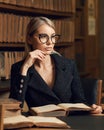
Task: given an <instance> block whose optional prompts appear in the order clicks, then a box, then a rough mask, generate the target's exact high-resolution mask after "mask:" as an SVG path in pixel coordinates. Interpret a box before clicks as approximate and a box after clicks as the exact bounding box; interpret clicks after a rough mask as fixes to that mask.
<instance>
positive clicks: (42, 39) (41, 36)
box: [38, 33, 60, 44]
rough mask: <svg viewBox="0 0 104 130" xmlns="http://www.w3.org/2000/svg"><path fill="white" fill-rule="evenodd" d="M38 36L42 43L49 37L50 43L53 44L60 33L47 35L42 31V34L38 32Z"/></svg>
mask: <svg viewBox="0 0 104 130" xmlns="http://www.w3.org/2000/svg"><path fill="white" fill-rule="evenodd" d="M38 38H39V40H40V42H41V43H43V44H45V43H47V42H48V40H49V38H51V41H52V43H54V44H55V43H57V42H58V40H59V39H60V35H59V34H53V35H52V36H51V37H49V36H48V35H47V34H45V33H42V34H38Z"/></svg>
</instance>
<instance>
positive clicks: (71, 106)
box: [58, 103, 91, 110]
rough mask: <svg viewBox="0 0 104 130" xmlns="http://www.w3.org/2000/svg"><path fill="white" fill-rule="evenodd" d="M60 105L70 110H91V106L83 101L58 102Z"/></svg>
mask: <svg viewBox="0 0 104 130" xmlns="http://www.w3.org/2000/svg"><path fill="white" fill-rule="evenodd" d="M58 106H60V107H63V108H64V109H65V110H70V109H74V108H75V109H86V110H87V109H88V110H91V107H89V106H87V105H86V104H83V103H60V104H58Z"/></svg>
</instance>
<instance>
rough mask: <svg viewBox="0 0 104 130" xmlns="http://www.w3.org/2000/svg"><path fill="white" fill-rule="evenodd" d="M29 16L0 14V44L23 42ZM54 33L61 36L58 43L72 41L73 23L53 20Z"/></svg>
mask: <svg viewBox="0 0 104 130" xmlns="http://www.w3.org/2000/svg"><path fill="white" fill-rule="evenodd" d="M31 18H33V17H30V16H20V15H16V14H11V13H0V25H1V26H0V42H5V43H8V42H9V43H10V42H12V43H17V42H20V43H21V44H22V43H24V42H25V36H26V35H25V34H26V26H27V24H28V22H29V21H30V19H31ZM53 22H54V23H55V27H56V33H58V34H61V39H60V43H62V42H73V41H74V23H73V21H71V20H69V19H67V20H64V19H57V20H55V19H54V20H53Z"/></svg>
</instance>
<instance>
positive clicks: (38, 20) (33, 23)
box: [25, 17, 55, 55]
mask: <svg viewBox="0 0 104 130" xmlns="http://www.w3.org/2000/svg"><path fill="white" fill-rule="evenodd" d="M43 24H47V25H48V26H50V27H51V28H53V29H55V26H54V23H53V22H52V21H51V20H50V19H48V18H46V17H35V18H32V19H31V20H30V22H29V23H28V25H27V29H26V42H25V52H26V55H27V53H28V52H30V51H32V46H31V45H30V44H29V39H30V37H31V36H32V35H33V34H34V33H36V31H37V29H38V28H39V27H40V26H41V25H43Z"/></svg>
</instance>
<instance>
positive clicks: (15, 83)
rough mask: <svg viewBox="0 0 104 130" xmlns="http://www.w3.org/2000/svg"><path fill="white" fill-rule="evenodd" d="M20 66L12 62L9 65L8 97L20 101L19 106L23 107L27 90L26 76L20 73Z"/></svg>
mask: <svg viewBox="0 0 104 130" xmlns="http://www.w3.org/2000/svg"><path fill="white" fill-rule="evenodd" d="M20 68H21V65H20V64H19V63H17V64H13V65H12V67H11V80H10V95H9V98H14V99H16V100H19V101H21V107H23V103H24V100H25V93H26V90H27V76H22V75H21V74H20Z"/></svg>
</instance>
